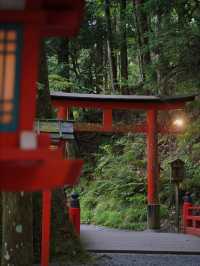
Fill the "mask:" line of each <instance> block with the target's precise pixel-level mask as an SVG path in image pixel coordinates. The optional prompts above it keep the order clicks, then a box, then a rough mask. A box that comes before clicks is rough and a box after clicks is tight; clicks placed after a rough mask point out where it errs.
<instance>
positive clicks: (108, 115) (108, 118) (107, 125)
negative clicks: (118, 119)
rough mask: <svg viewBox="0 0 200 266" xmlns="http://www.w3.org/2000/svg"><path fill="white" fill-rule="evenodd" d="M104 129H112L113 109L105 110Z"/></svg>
mask: <svg viewBox="0 0 200 266" xmlns="http://www.w3.org/2000/svg"><path fill="white" fill-rule="evenodd" d="M103 129H104V130H105V131H112V109H104V110H103Z"/></svg>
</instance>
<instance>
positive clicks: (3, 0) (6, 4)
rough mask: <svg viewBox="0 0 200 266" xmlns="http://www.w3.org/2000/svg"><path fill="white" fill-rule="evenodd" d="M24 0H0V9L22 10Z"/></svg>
mask: <svg viewBox="0 0 200 266" xmlns="http://www.w3.org/2000/svg"><path fill="white" fill-rule="evenodd" d="M25 3H26V0H16V1H15V0H0V9H2V10H23V9H24V8H25Z"/></svg>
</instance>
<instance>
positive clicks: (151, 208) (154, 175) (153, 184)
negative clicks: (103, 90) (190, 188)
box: [51, 92, 195, 229]
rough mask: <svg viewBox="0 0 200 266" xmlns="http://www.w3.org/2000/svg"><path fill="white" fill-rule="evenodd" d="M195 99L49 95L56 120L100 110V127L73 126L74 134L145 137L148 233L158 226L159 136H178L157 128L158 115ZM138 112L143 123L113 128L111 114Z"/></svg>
mask: <svg viewBox="0 0 200 266" xmlns="http://www.w3.org/2000/svg"><path fill="white" fill-rule="evenodd" d="M194 98H195V97H194V96H184V97H158V96H136V95H97V94H77V93H64V92H52V93H51V100H52V104H53V106H54V107H55V108H56V109H57V110H58V112H57V117H58V118H59V119H66V118H67V117H68V116H67V115H68V114H69V112H70V108H72V107H78V108H90V109H100V110H102V112H103V123H102V124H95V123H74V130H75V131H85V132H91V131H97V132H123V133H125V132H137V133H145V134H147V183H148V188H147V194H148V196H147V200H148V223H149V227H150V228H151V229H157V228H159V226H160V224H159V223H160V222H159V199H158V193H159V192H158V182H159V180H158V171H159V169H158V150H157V136H158V133H178V132H180V131H177V129H176V128H174V127H171V128H166V127H164V126H163V125H162V126H160V125H158V121H157V116H158V112H159V111H163V110H176V109H183V108H184V107H185V104H186V102H188V101H192V100H194ZM116 109H117V110H119V109H120V110H141V111H145V112H146V114H147V118H146V122H145V123H143V124H141V123H140V124H136V125H120V126H118V125H114V124H113V117H112V116H113V110H116Z"/></svg>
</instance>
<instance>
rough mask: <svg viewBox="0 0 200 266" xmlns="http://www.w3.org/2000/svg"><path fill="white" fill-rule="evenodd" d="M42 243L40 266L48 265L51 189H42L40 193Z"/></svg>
mask: <svg viewBox="0 0 200 266" xmlns="http://www.w3.org/2000/svg"><path fill="white" fill-rule="evenodd" d="M42 197H43V198H42V243H41V266H48V265H49V253H50V245H49V243H50V225H51V191H50V190H48V191H43V195H42Z"/></svg>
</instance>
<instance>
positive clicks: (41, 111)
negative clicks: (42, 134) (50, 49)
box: [37, 41, 52, 118]
mask: <svg viewBox="0 0 200 266" xmlns="http://www.w3.org/2000/svg"><path fill="white" fill-rule="evenodd" d="M40 58H41V59H40V73H39V90H38V99H37V117H39V118H51V116H52V107H51V97H50V91H49V79H48V65H47V56H46V50H45V41H43V42H42V46H41V56H40Z"/></svg>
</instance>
